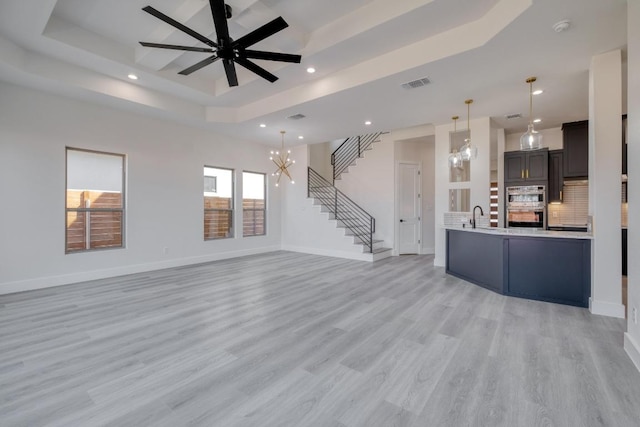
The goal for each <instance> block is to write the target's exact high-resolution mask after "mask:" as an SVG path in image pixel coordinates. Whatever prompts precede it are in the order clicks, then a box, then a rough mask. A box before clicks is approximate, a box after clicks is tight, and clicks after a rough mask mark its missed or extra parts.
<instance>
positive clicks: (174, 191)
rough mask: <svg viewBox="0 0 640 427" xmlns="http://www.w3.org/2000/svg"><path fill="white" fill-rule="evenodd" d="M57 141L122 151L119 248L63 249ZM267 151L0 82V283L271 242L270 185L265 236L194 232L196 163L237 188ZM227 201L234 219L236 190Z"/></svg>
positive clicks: (168, 262)
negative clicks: (123, 204) (230, 176)
mask: <svg viewBox="0 0 640 427" xmlns="http://www.w3.org/2000/svg"><path fill="white" fill-rule="evenodd" d="M66 146H71V147H77V148H85V149H90V150H98V151H106V152H113V153H121V154H126V156H127V177H126V185H127V193H126V197H127V213H126V248H124V249H110V250H102V251H96V252H84V253H74V254H69V255H65V249H64V235H65V228H64V224H65V213H64V194H65V147H66ZM267 154H268V150H267V149H266V147H262V146H255V145H251V144H247V143H244V142H242V141H238V140H233V139H232V138H229V137H226V136H221V135H217V134H215V133H212V132H208V131H204V130H200V129H193V128H189V127H185V126H181V125H177V124H174V123H169V122H165V121H162V120H156V119H150V118H147V117H144V116H138V115H135V114H131V113H125V112H121V111H116V110H111V109H109V108H106V107H102V106H97V105H93V104H89V103H84V102H80V101H73V100H70V99H67V98H62V97H58V96H55V95H50V94H45V93H43V92H38V91H34V90H31V89H24V88H21V87H18V86H13V85H8V84H4V83H0V183H1V184H0V185H2V187H1V191H0V194H1V195H2V200H3V207H2V209H0V212H1V213H0V215H1V216H0V236H2V238H0V293H6V292H15V291H21V290H27V289H34V288H40V287H49V286H54V285H60V284H65V283H72V282H77V281H82V280H90V279H95V278H101V277H108V276H114V275H120V274H127V273H131V272H137V271H146V270H152V269H157V268H162V267H170V266H176V265H183V264H187V263H194V262H204V261H208V260H214V259H221V258H228V257H233V256H238V255H243V254H250V253H257V252H264V251H270V250H275V249H279V248H280V200H279V194H278V193H277V192H274V191H272V190H271V187H269V188H268V196H267V197H268V213H267V215H268V223H267V230H268V235H267V236H259V237H249V238H239V237H238V238H234V239H224V240H215V241H204V239H203V192H202V190H203V186H202V182H203V174H202V171H203V169H202V168H203V166H204V165H216V166H225V167H229V168H234V169H235V170H236V173H237V179H236V185H237V186H238V188H242V187H241V185H242V177H241V172H242V170H243V169H246V170H250V171H264V172H271V169H272V165H271V163H270V161H269V160H268V156H267ZM34 171H35V172H34ZM43 183H45V184H44V185H43ZM34 196H37V197H34ZM236 203H237V204H236V215H235V218H234V219H235V223H236V224H241V223H242V213H241V211H240V210H238V208H240V207H241V199H240V197H237V199H236ZM165 248H166V253H165Z"/></svg>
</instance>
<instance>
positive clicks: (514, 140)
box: [504, 117, 587, 151]
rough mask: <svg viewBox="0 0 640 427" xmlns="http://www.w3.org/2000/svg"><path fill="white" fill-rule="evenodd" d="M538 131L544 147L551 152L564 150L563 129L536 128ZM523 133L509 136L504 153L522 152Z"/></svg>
mask: <svg viewBox="0 0 640 427" xmlns="http://www.w3.org/2000/svg"><path fill="white" fill-rule="evenodd" d="M586 119H587V118H586V117H585V120H586ZM536 130H537V131H538V132H540V133H541V134H542V147H544V148H548V149H549V150H562V128H549V129H538V126H536ZM523 133H524V132H519V133H510V134H508V135H507V139H506V141H505V148H504V151H520V137H521V136H522V134H523Z"/></svg>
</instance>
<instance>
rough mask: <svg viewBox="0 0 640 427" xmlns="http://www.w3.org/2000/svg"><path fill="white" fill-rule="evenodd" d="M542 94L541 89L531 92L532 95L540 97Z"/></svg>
mask: <svg viewBox="0 0 640 427" xmlns="http://www.w3.org/2000/svg"><path fill="white" fill-rule="evenodd" d="M542 92H544V91H543V90H542V89H538V90H534V91H533V92H531V94H532V95H540V94H541V93H542Z"/></svg>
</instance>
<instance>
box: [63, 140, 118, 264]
mask: <svg viewBox="0 0 640 427" xmlns="http://www.w3.org/2000/svg"><path fill="white" fill-rule="evenodd" d="M66 154H67V177H66V179H67V184H66V201H65V209H66V234H65V242H66V243H65V250H66V252H67V253H71V252H79V251H87V250H92V249H105V248H121V247H123V246H124V182H125V181H124V155H121V154H111V153H99V152H95V151H86V150H78V149H75V148H67V153H66Z"/></svg>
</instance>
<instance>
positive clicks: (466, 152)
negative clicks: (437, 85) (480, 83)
mask: <svg viewBox="0 0 640 427" xmlns="http://www.w3.org/2000/svg"><path fill="white" fill-rule="evenodd" d="M464 103H465V104H467V132H468V135H467V138H466V139H465V140H464V145H463V146H462V148H461V149H460V153H461V154H462V160H466V161H469V160H473V159H475V158H477V157H478V147H476V146H475V145H472V144H471V127H470V126H469V113H470V110H471V104H472V103H473V99H467V100H466V101H464Z"/></svg>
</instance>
